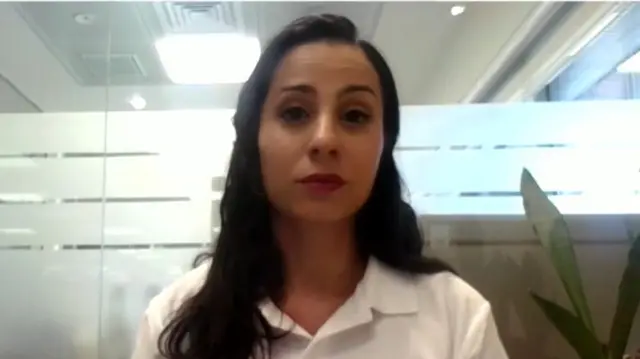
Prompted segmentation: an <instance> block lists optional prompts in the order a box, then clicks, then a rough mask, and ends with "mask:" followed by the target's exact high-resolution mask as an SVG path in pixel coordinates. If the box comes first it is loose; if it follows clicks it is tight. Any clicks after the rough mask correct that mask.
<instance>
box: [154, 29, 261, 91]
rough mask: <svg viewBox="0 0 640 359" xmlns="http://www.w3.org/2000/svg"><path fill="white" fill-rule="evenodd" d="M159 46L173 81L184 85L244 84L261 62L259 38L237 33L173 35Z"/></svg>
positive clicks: (163, 40)
mask: <svg viewBox="0 0 640 359" xmlns="http://www.w3.org/2000/svg"><path fill="white" fill-rule="evenodd" d="M155 46H156V50H157V52H158V56H159V57H160V61H161V62H162V66H163V67H164V69H165V71H166V73H167V76H168V77H169V79H170V80H171V81H172V82H173V83H176V84H183V85H206V84H215V83H243V82H245V81H246V80H247V79H248V78H249V76H250V75H251V72H252V71H253V68H254V67H255V66H256V63H257V62H258V59H259V58H260V42H259V41H258V38H256V37H251V36H245V35H242V34H234V33H213V34H182V35H170V36H167V37H165V38H162V39H160V40H158V41H156V44H155Z"/></svg>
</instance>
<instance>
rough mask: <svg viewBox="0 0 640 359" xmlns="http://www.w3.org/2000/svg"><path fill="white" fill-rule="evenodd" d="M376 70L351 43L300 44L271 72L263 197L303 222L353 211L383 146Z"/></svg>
mask: <svg viewBox="0 0 640 359" xmlns="http://www.w3.org/2000/svg"><path fill="white" fill-rule="evenodd" d="M382 112H383V111H382V94H381V89H380V83H379V79H378V75H377V73H376V71H375V69H374V68H373V66H372V65H371V64H370V62H369V61H368V60H367V58H366V56H365V54H364V53H363V52H362V50H360V49H359V48H358V47H356V46H351V45H343V44H329V43H312V44H307V45H302V46H299V47H297V48H296V49H294V50H293V51H291V52H290V53H289V54H288V55H287V56H286V57H285V58H284V59H283V60H282V62H281V64H280V66H279V67H278V69H277V70H276V72H275V74H274V77H273V81H272V83H271V85H270V88H269V93H268V95H267V99H266V101H265V104H264V106H263V108H262V116H261V121H260V133H259V148H260V160H261V166H262V180H263V182H264V187H265V189H266V192H267V195H268V197H269V201H270V202H271V204H272V205H273V207H274V208H275V209H276V210H277V211H278V212H279V213H280V214H282V215H285V216H291V217H295V218H298V219H303V220H309V221H336V220H341V219H345V218H348V217H351V216H353V215H354V214H355V213H356V212H357V211H358V210H359V209H360V207H362V205H363V204H364V203H365V202H366V200H367V198H368V197H369V193H370V192H371V188H372V187H373V183H374V180H375V177H376V173H377V171H378V164H379V162H380V156H381V153H382V148H383V145H384V136H383V121H382Z"/></svg>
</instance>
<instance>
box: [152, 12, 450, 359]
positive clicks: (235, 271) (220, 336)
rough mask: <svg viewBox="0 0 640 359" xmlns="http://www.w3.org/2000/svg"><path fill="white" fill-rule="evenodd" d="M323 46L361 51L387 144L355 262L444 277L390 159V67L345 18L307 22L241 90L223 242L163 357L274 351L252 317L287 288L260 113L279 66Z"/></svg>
mask: <svg viewBox="0 0 640 359" xmlns="http://www.w3.org/2000/svg"><path fill="white" fill-rule="evenodd" d="M319 41H322V42H331V43H340V44H348V45H351V46H356V47H359V48H360V49H361V50H362V51H363V52H364V54H365V55H366V57H367V58H368V60H369V61H370V62H371V64H372V65H373V67H374V68H375V70H376V72H377V74H378V77H379V79H380V87H381V90H382V96H383V117H384V118H383V127H384V141H385V142H384V149H383V153H382V157H381V160H380V165H379V169H378V173H377V176H376V179H375V182H374V186H373V189H372V192H371V194H370V196H369V198H368V200H367V202H366V203H365V204H364V205H363V207H362V208H361V209H360V211H359V212H358V213H357V215H356V218H355V221H356V225H355V228H356V230H355V232H356V241H357V245H358V249H359V251H360V253H361V254H362V255H363V256H364V257H368V256H373V257H375V258H376V259H378V260H379V261H381V262H383V263H385V264H386V265H388V266H389V267H392V268H394V269H396V270H398V271H402V272H405V273H408V274H432V273H437V272H441V271H447V270H450V268H449V267H448V266H447V265H446V264H444V263H441V262H439V261H437V260H434V259H427V258H425V257H424V256H423V255H422V250H423V240H422V238H421V236H420V231H419V227H418V224H417V221H416V216H415V213H414V211H413V210H412V209H411V207H410V206H409V205H408V204H407V203H406V202H404V201H403V200H402V183H401V178H400V175H399V173H398V169H397V167H396V164H395V161H394V158H393V149H394V147H395V144H396V141H397V139H398V133H399V130H400V104H399V100H398V93H397V90H396V85H395V82H394V79H393V75H392V74H391V70H390V69H389V66H388V65H387V63H386V62H385V60H384V58H383V57H382V55H381V54H380V53H379V52H378V50H377V49H376V48H375V47H374V46H373V45H371V44H370V43H369V42H367V41H364V40H360V39H358V33H357V29H356V27H355V26H354V24H353V23H352V22H351V21H350V20H349V19H347V18H345V17H341V16H335V15H319V16H308V17H303V18H300V19H298V20H296V21H294V22H293V23H291V24H289V25H288V26H286V27H285V28H284V29H283V30H282V31H281V32H280V33H279V34H278V35H277V36H276V37H275V38H273V40H272V41H271V42H270V44H269V45H268V46H267V47H266V48H265V49H264V52H263V53H262V56H261V57H260V60H259V61H258V64H257V65H256V68H255V69H254V71H253V73H252V75H251V76H250V77H249V79H248V80H247V82H246V83H245V84H244V86H243V87H242V90H241V91H240V95H239V99H238V108H237V112H236V114H235V116H234V126H235V129H236V141H235V144H234V146H233V151H232V155H231V161H230V167H229V171H228V174H227V180H226V184H225V190H224V195H223V197H222V200H221V202H220V219H221V227H220V233H219V236H218V238H217V240H216V241H215V242H214V243H215V244H214V248H212V251H211V252H210V253H208V254H207V256H208V257H209V258H210V259H211V261H210V262H211V264H210V268H209V271H208V274H207V276H206V280H205V282H204V284H203V286H202V287H201V288H200V289H199V291H197V293H196V294H195V295H194V296H193V297H191V298H190V299H188V300H187V301H186V302H185V303H183V304H182V306H181V307H180V309H179V310H178V311H177V312H176V313H175V316H174V317H173V318H172V320H171V321H170V322H169V324H168V325H167V326H166V328H165V329H164V330H163V332H162V333H161V335H160V338H159V340H158V346H159V350H160V353H161V354H162V355H163V356H165V357H166V358H169V359H249V358H254V357H255V355H260V356H266V357H268V356H269V353H270V348H271V344H272V343H273V342H274V341H275V340H278V338H280V337H281V333H276V332H275V331H274V330H273V329H272V328H271V327H270V326H269V324H268V323H267V321H266V319H265V318H264V317H263V316H262V314H261V312H260V310H259V308H258V303H259V302H260V301H262V300H264V299H266V298H272V299H273V300H274V301H275V302H277V300H278V298H281V296H282V293H283V286H284V280H283V278H284V269H283V264H282V257H281V253H280V251H279V249H278V247H277V245H276V242H275V241H274V238H273V234H272V229H271V221H270V214H269V213H270V204H269V202H268V200H267V198H266V196H265V191H264V187H263V184H262V176H261V172H260V171H261V169H260V154H259V151H258V129H259V127H260V123H259V122H260V113H261V111H262V106H263V104H264V101H265V98H266V96H267V92H268V90H269V84H270V83H271V80H272V77H273V74H274V72H275V71H276V68H277V66H278V64H279V63H280V62H281V60H282V59H283V57H284V56H286V55H287V54H288V53H289V52H290V51H291V50H292V49H294V48H296V47H297V46H300V45H303V44H308V43H311V42H319ZM390 295H393V294H390Z"/></svg>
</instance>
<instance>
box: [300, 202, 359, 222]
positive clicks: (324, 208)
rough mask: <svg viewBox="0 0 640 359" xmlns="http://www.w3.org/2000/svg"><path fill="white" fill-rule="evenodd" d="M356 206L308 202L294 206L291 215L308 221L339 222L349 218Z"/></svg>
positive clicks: (353, 213) (354, 211)
mask: <svg viewBox="0 0 640 359" xmlns="http://www.w3.org/2000/svg"><path fill="white" fill-rule="evenodd" d="M356 212H357V208H345V206H335V205H333V206H332V205H330V204H310V205H303V206H296V208H293V211H292V213H291V214H292V215H293V217H295V218H298V219H300V220H304V221H309V222H325V223H328V222H340V221H344V220H345V219H351V218H352V217H353V216H354V215H355V213H356Z"/></svg>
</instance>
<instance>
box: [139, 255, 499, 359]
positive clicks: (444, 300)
mask: <svg viewBox="0 0 640 359" xmlns="http://www.w3.org/2000/svg"><path fill="white" fill-rule="evenodd" d="M208 267H209V266H208V265H206V264H205V265H202V266H200V267H198V268H196V269H194V270H192V271H190V272H189V273H187V274H186V275H185V276H183V277H182V278H180V279H179V280H177V281H176V282H174V283H173V284H171V285H170V286H169V287H167V288H166V289H165V290H163V291H162V292H161V293H160V294H158V296H156V297H155V298H154V299H152V300H151V303H150V304H149V307H148V308H147V310H146V312H145V315H144V318H143V321H142V323H141V326H140V330H139V333H138V338H137V340H136V347H135V349H134V353H133V356H132V359H157V358H160V355H159V354H158V349H157V346H156V343H157V340H158V336H159V334H160V332H161V331H162V329H163V328H164V326H165V325H166V324H167V322H168V320H169V319H170V315H171V314H172V313H173V312H174V311H175V310H176V309H177V308H178V307H179V306H180V305H181V304H182V303H183V302H184V300H185V299H186V298H188V297H189V296H191V295H193V294H194V293H195V292H196V291H197V290H198V289H199V288H200V286H201V285H202V283H203V282H204V279H205V277H206V273H207V270H208V269H209V268H208ZM260 308H261V311H262V314H263V315H264V317H265V318H266V319H267V321H268V322H269V323H270V324H271V325H272V326H273V327H276V328H281V329H284V330H291V333H290V334H288V335H287V336H285V337H284V338H282V339H280V340H278V341H276V342H275V344H274V346H273V351H272V358H273V359H294V358H295V359H320V358H322V359H365V358H366V359H506V358H507V354H506V353H505V350H504V348H503V346H502V343H501V341H500V338H499V337H498V333H497V330H496V326H495V323H494V319H493V315H492V313H491V307H490V305H489V302H487V301H486V300H485V299H484V298H483V297H482V296H481V295H480V294H479V293H478V292H477V291H476V290H475V289H473V288H472V287H471V286H469V285H468V284H467V283H465V282H464V281H463V280H462V279H460V278H459V277H457V276H455V275H453V274H451V273H438V274H434V275H418V276H407V275H405V274H402V273H399V272H397V271H395V270H393V269H391V268H389V267H387V266H385V265H384V264H382V263H381V262H379V261H377V260H375V259H373V258H372V259H371V260H370V261H369V264H368V266H367V269H366V272H365V275H364V278H363V279H362V280H361V282H360V283H359V284H358V286H357V288H356V291H355V292H354V294H353V295H352V296H351V298H350V299H348V300H347V301H346V302H345V303H344V304H343V305H342V307H340V308H339V309H338V310H337V311H336V312H335V313H334V314H333V315H332V316H331V317H330V318H329V320H328V321H327V322H326V323H325V324H324V325H323V326H322V327H321V328H320V329H319V330H318V332H317V333H316V334H315V335H313V336H312V335H309V334H308V333H307V332H306V331H305V330H304V329H302V328H301V327H299V326H296V324H295V323H294V322H293V321H292V320H291V319H290V318H289V317H288V316H287V315H286V314H284V313H282V312H281V311H280V310H279V309H278V308H277V307H276V306H275V305H274V304H273V303H272V302H271V301H265V302H264V303H262V304H261V305H260ZM212 359H213V358H212Z"/></svg>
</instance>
